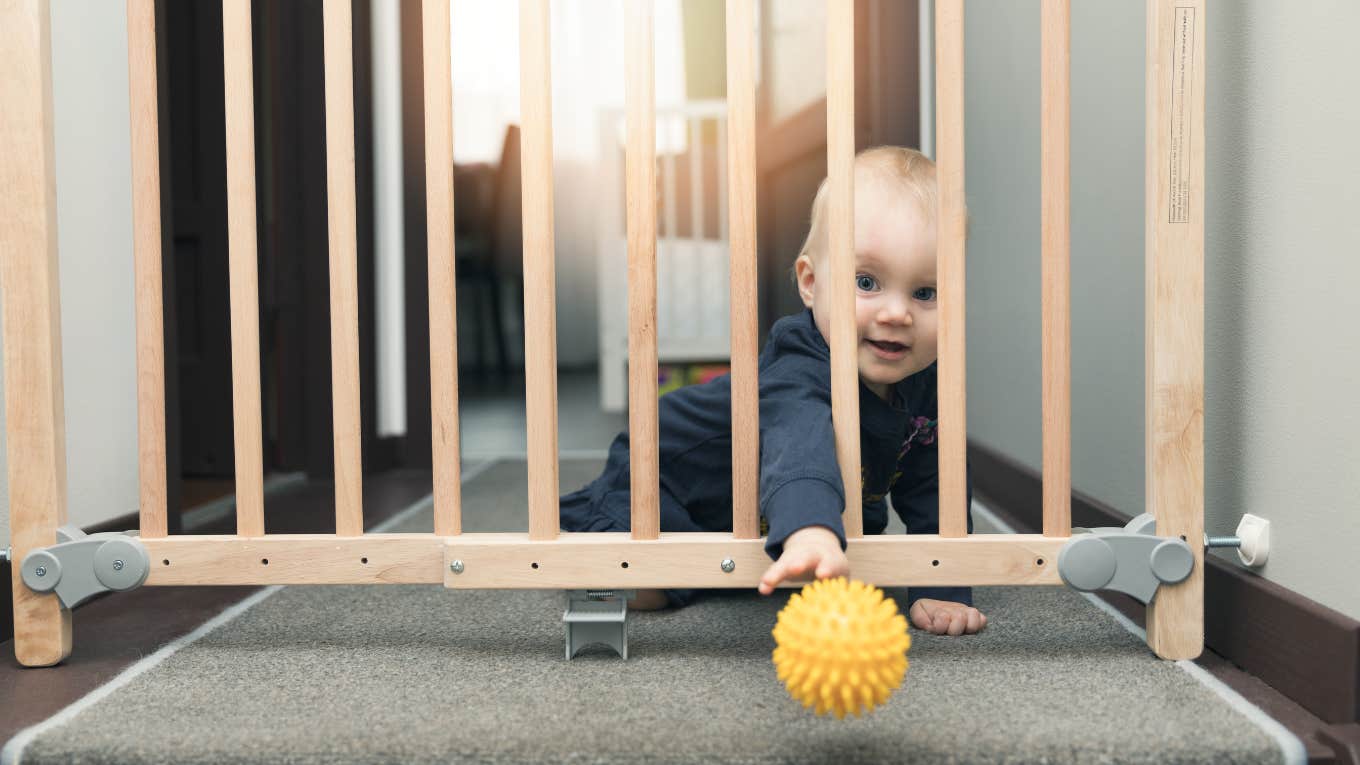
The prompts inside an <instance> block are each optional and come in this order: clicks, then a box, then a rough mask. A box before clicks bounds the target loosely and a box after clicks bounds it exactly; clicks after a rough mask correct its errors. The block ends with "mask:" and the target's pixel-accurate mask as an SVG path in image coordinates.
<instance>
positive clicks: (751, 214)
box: [718, 0, 760, 539]
mask: <svg viewBox="0 0 1360 765" xmlns="http://www.w3.org/2000/svg"><path fill="white" fill-rule="evenodd" d="M755 10H756V9H755V0H727V113H728V117H727V119H726V120H725V122H726V127H727V129H728V132H727V167H726V170H727V172H728V173H729V174H730V179H731V180H730V181H728V182H727V184H726V185H727V186H730V187H731V188H730V190H728V191H727V193H726V194H725V195H724V194H723V191H724V189H725V186H724V180H723V178H722V176H721V174H720V175H719V179H718V189H719V210H723V211H724V212H723V213H720V214H721V215H724V218H723V228H724V229H725V230H724V232H723V233H724V234H726V233H727V231H728V230H729V229H728V227H727V222H728V221H730V222H731V225H730V232H731V233H730V236H731V240H730V241H731V251H730V252H731V254H730V263H729V269H730V271H731V274H732V276H731V282H730V285H731V286H730V288H729V289H730V291H731V303H732V305H731V309H730V310H731V316H732V327H731V332H732V378H731V381H732V535H733V536H734V537H736V538H737V539H755V538H756V537H758V536H760V523H759V519H758V517H757V516H758V511H759V510H758V509H759V494H760V391H759V384H758V379H757V369H758V359H757V356H758V352H759V341H760V335H759V328H758V324H757V316H756V310H757V302H756V271H757V269H756V108H755V94H756V86H755V72H754V70H755V30H754V27H755ZM724 196H726V199H724V198H723V197H724ZM723 202H727V203H728V204H729V205H730V206H731V208H730V212H728V211H727V210H726V208H725V206H724V205H723V204H722V203H723Z"/></svg>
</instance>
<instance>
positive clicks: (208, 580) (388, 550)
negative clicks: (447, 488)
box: [142, 534, 450, 585]
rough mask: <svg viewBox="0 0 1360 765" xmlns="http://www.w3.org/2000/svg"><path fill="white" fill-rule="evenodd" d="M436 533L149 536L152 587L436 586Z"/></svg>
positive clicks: (440, 554) (439, 546)
mask: <svg viewBox="0 0 1360 765" xmlns="http://www.w3.org/2000/svg"><path fill="white" fill-rule="evenodd" d="M449 538H450V537H441V536H437V535H435V534H365V535H363V536H357V537H340V536H336V535H334V534H269V535H267V536H259V537H240V536H231V535H223V536H212V535H206V534H205V535H198V536H172V537H163V538H160V539H144V540H142V543H143V544H144V545H146V549H147V552H148V554H149V555H150V556H151V574H150V576H148V577H147V580H146V584H147V585H183V584H439V583H442V582H443V581H444V577H443V576H442V575H441V574H440V569H441V568H443V565H444V541H445V540H446V539H449Z"/></svg>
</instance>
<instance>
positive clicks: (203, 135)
mask: <svg viewBox="0 0 1360 765" xmlns="http://www.w3.org/2000/svg"><path fill="white" fill-rule="evenodd" d="M417 8H418V7H417ZM251 15H252V35H253V51H254V55H253V65H254V93H255V186H256V239H257V243H258V254H257V258H258V260H257V273H258V278H259V309H260V357H261V358H260V373H261V381H260V392H261V408H262V413H261V417H262V425H263V431H264V433H263V436H264V443H263V445H262V446H263V450H264V469H265V472H266V473H269V472H273V471H305V472H307V473H308V475H309V476H310V477H314V478H323V479H324V478H327V477H329V476H330V475H331V474H332V472H333V469H334V465H333V456H332V455H333V447H332V433H333V428H332V413H331V371H330V303H329V286H330V285H329V244H328V231H327V215H326V151H325V79H324V77H325V75H324V68H323V63H322V62H323V53H324V51H323V37H322V15H321V2H320V0H296V2H287V3H275V2H263V1H257V2H255V3H254V4H253V9H252V14H251ZM164 26H165V28H166V30H167V32H168V35H166V36H165V37H163V38H162V40H163V45H164V46H165V49H164V50H163V51H162V57H163V58H164V59H168V61H169V62H170V63H169V67H168V69H169V83H168V86H169V90H170V98H169V102H170V103H169V106H168V112H169V114H170V126H169V133H170V138H171V140H170V144H171V147H172V148H171V150H170V153H171V159H170V162H169V168H170V169H169V173H170V177H171V179H172V188H173V192H172V196H173V204H172V205H171V208H172V213H171V221H170V222H169V225H170V226H172V227H173V231H174V246H173V265H174V279H173V282H174V284H173V285H167V290H169V291H170V292H169V294H173V295H174V310H173V312H172V311H167V315H166V321H167V325H169V326H168V328H167V336H170V334H171V330H172V329H173V330H174V331H175V332H177V334H178V343H177V346H176V350H177V352H178V356H179V359H178V365H177V366H178V380H179V391H180V405H179V406H178V407H177V409H175V410H173V411H172V413H171V415H172V416H176V415H177V416H178V418H179V423H178V425H179V428H180V431H181V432H182V442H181V447H180V450H179V453H180V455H181V457H182V460H183V474H184V475H185V476H193V477H201V478H222V479H229V478H232V477H233V476H234V472H235V471H234V440H233V424H232V386H231V330H230V326H231V324H230V321H231V318H230V290H229V287H230V280H229V275H228V241H227V209H226V149H225V127H224V118H225V112H224V105H223V91H224V87H223V81H222V77H223V64H222V4H221V0H183V1H180V0H175V1H174V2H167V3H165V5H164ZM353 45H354V108H355V121H354V125H355V146H356V152H355V160H356V161H355V175H356V184H357V188H356V213H357V221H356V223H357V226H356V227H357V231H356V235H357V241H358V269H359V273H358V280H359V347H360V390H361V392H362V396H363V398H362V402H361V408H362V412H363V416H362V424H363V433H364V457H365V460H364V462H365V467H366V468H367V469H370V470H371V469H374V468H377V467H381V466H382V464H381V463H380V462H379V461H378V460H375V459H373V457H374V456H375V452H377V449H376V437H375V432H376V428H375V425H374V422H375V418H374V416H373V413H374V411H375V406H374V402H375V400H376V397H375V393H374V383H375V377H376V375H375V374H374V366H373V359H374V353H373V342H374V322H373V309H372V306H373V278H372V277H373V246H372V242H373V234H372V226H373V218H372V209H373V202H372V151H371V146H372V137H371V136H372V127H371V126H372V118H371V103H372V100H371V95H370V89H371V78H370V76H369V71H370V56H369V50H370V44H369V4H368V2H366V1H365V0H358V1H357V2H355V3H354V4H353ZM164 173H165V171H163V174H164Z"/></svg>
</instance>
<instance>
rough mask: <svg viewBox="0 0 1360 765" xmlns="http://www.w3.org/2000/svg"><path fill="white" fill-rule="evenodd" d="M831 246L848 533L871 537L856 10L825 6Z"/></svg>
mask: <svg viewBox="0 0 1360 765" xmlns="http://www.w3.org/2000/svg"><path fill="white" fill-rule="evenodd" d="M826 165H827V183H828V189H829V190H828V192H827V194H828V196H827V202H828V206H827V211H828V221H829V223H830V226H829V233H828V239H827V246H828V247H829V248H830V253H831V257H830V268H831V283H832V288H831V311H830V323H831V417H832V420H833V421H834V423H835V430H836V461H837V462H838V463H839V464H840V468H841V481H842V483H843V484H844V486H845V514H844V518H843V520H844V523H845V535H846V537H858V536H863V534H864V516H863V512H862V510H863V508H862V501H861V500H862V496H861V493H860V465H859V457H860V455H859V361H858V346H859V342H858V338H859V331H858V329H857V328H856V325H855V4H854V3H847V2H844V1H843V0H827V3H826Z"/></svg>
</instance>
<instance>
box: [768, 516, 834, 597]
mask: <svg viewBox="0 0 1360 765" xmlns="http://www.w3.org/2000/svg"><path fill="white" fill-rule="evenodd" d="M807 574H813V575H814V576H816V577H817V578H818V579H829V578H832V577H837V576H849V575H850V559H849V558H847V557H845V551H844V550H842V549H841V540H840V537H837V536H836V532H834V531H832V530H831V529H828V528H827V527H825V526H807V527H805V528H801V529H799V530H797V531H795V532H793V533H792V534H790V535H789V538H788V539H786V540H784V552H783V553H781V554H780V556H779V560H777V561H775V562H774V563H772V564H770V567H769V568H767V569H765V574H764V575H763V576H761V577H760V586H759V587H758V588H757V589H758V590H760V594H761V595H769V594H770V593H772V592H774V588H775V587H777V586H778V585H779V583H780V582H782V581H784V580H785V579H793V578H795V577H799V576H806V575H807Z"/></svg>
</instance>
